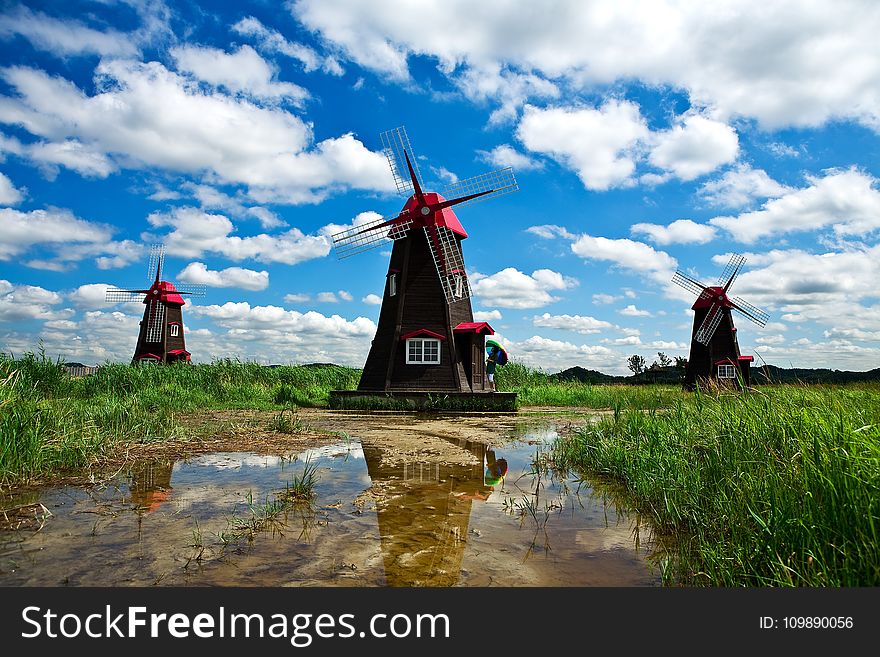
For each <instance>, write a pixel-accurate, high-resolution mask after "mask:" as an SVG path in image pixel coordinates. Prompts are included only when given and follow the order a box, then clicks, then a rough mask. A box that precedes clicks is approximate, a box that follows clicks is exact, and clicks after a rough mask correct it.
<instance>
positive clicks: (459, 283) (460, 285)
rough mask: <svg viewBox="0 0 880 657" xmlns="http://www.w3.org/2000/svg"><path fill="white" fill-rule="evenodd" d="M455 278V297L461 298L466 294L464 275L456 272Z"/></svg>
mask: <svg viewBox="0 0 880 657" xmlns="http://www.w3.org/2000/svg"><path fill="white" fill-rule="evenodd" d="M453 280H454V281H455V288H454V289H455V298H456V299H461V298H462V297H463V296H464V276H462V275H461V274H456V275H455V277H454V278H453Z"/></svg>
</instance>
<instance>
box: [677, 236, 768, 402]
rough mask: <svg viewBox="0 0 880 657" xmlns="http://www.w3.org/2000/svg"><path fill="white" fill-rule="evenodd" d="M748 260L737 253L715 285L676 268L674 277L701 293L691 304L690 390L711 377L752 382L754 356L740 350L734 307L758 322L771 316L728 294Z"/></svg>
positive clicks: (725, 381) (730, 382)
mask: <svg viewBox="0 0 880 657" xmlns="http://www.w3.org/2000/svg"><path fill="white" fill-rule="evenodd" d="M745 261H746V259H745V257H743V256H742V255H740V254H739V253H734V254H733V255H732V256H731V257H730V261H729V262H728V263H727V267H725V268H724V272H723V273H722V274H721V277H720V278H719V279H718V284H717V285H713V286H708V285H703V284H702V283H700V282H699V281H696V280H694V279H693V278H691V277H690V276H688V275H687V274H685V273H683V272H681V271H677V272H675V276H673V277H672V282H673V283H675V284H677V285H680V286H681V287H683V288H684V289H685V290H687V291H689V292H693V293H694V294H696V295H697V300H696V301H695V302H694V305H693V306H692V307H691V309H692V310H693V311H694V330H693V333H692V335H691V351H690V356H689V357H688V364H687V371H686V372H685V378H684V387H685V388H687V389H689V390H693V389H694V388H696V386H697V385H698V383H708V382H710V381H714V382H715V383H717V384H720V385H733V386H739V385H742V386H745V387H748V386H749V384H750V377H749V374H750V371H751V363H752V361H753V360H754V358H753V357H752V356H743V355H741V354H740V350H739V342H738V341H737V339H736V326H734V324H733V314H732V313H731V311H732V310H736V311H737V312H738V313H740V314H741V315H742V316H743V317H746V318H747V319H749V320H751V321H752V322H754V323H755V324H757V325H758V326H764V325H765V324H766V323H767V319H768V317H769V316H768V315H767V313H766V312H764V311H763V310H761V309H760V308H757V307H755V306H753V305H752V304H750V303H748V302H747V301H744V300H743V299H740V298H739V297H729V296H728V295H727V293H728V291H729V290H730V286H731V285H732V284H733V281H734V280H735V279H736V277H737V276H738V275H739V272H740V270H741V269H742V266H743V265H744V264H745Z"/></svg>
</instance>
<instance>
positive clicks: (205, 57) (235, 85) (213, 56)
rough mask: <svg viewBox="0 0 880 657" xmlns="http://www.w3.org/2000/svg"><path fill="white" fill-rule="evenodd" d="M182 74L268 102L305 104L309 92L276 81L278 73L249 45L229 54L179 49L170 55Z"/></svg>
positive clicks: (199, 48) (194, 48)
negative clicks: (185, 73)
mask: <svg viewBox="0 0 880 657" xmlns="http://www.w3.org/2000/svg"><path fill="white" fill-rule="evenodd" d="M170 54H171V56H172V57H173V58H174V61H175V63H176V64H177V69H178V70H179V71H185V72H187V73H191V74H192V75H194V76H195V77H197V78H198V79H200V80H202V81H204V82H207V83H208V84H211V85H213V86H215V87H225V88H226V89H227V90H229V91H231V92H233V93H242V94H245V95H247V96H252V97H254V98H262V99H269V100H282V99H287V100H290V101H293V102H294V103H296V104H302V101H304V100H305V99H306V98H308V97H309V92H308V91H306V90H305V89H303V88H302V87H300V86H299V85H297V84H293V83H292V82H281V81H279V80H277V79H276V78H277V75H278V71H277V69H276V68H275V67H273V66H271V65H270V64H269V62H267V61H266V60H265V59H263V58H262V57H260V55H259V54H257V52H256V51H255V50H254V49H253V48H251V47H250V46H241V47H240V48H239V49H238V50H236V51H235V52H234V53H226V52H224V51H223V50H220V49H218V48H210V47H207V46H194V45H186V46H178V47H176V48H172V49H171V52H170Z"/></svg>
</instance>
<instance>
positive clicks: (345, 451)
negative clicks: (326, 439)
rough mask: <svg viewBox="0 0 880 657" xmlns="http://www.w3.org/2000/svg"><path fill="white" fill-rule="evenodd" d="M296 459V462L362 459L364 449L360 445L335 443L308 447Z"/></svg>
mask: <svg viewBox="0 0 880 657" xmlns="http://www.w3.org/2000/svg"><path fill="white" fill-rule="evenodd" d="M296 458H297V460H298V461H306V460H311V461H312V462H314V461H316V460H318V459H326V458H349V459H362V458H364V448H363V447H361V444H360V443H354V442H352V443H336V444H335V445H325V446H323V447H310V448H309V449H307V450H305V451H304V452H301V453H300V454H298V455H297V457H296Z"/></svg>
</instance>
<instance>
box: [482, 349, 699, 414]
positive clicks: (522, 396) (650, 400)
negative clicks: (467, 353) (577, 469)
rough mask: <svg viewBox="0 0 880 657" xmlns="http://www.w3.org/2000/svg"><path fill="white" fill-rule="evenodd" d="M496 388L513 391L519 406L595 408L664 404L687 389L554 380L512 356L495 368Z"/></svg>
mask: <svg viewBox="0 0 880 657" xmlns="http://www.w3.org/2000/svg"><path fill="white" fill-rule="evenodd" d="M495 378H496V382H497V385H498V390H499V391H503V392H515V393H516V394H517V401H518V403H519V405H520V406H560V407H563V406H568V407H571V406H579V407H583V408H596V409H625V408H638V409H651V408H664V407H666V406H669V405H670V404H671V403H673V402H674V401H675V400H680V399H684V398H685V397H686V395H687V393H685V392H683V391H682V389H681V386H672V385H590V384H587V383H579V382H577V381H556V380H554V379H551V378H550V377H549V376H548V375H547V374H544V373H543V372H541V371H539V370H535V369H533V368H530V367H527V366H525V365H522V364H521V363H517V362H515V361H513V360H511V361H508V363H507V364H506V365H504V366H502V367H499V368H498V369H497V372H496V377H495Z"/></svg>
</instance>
